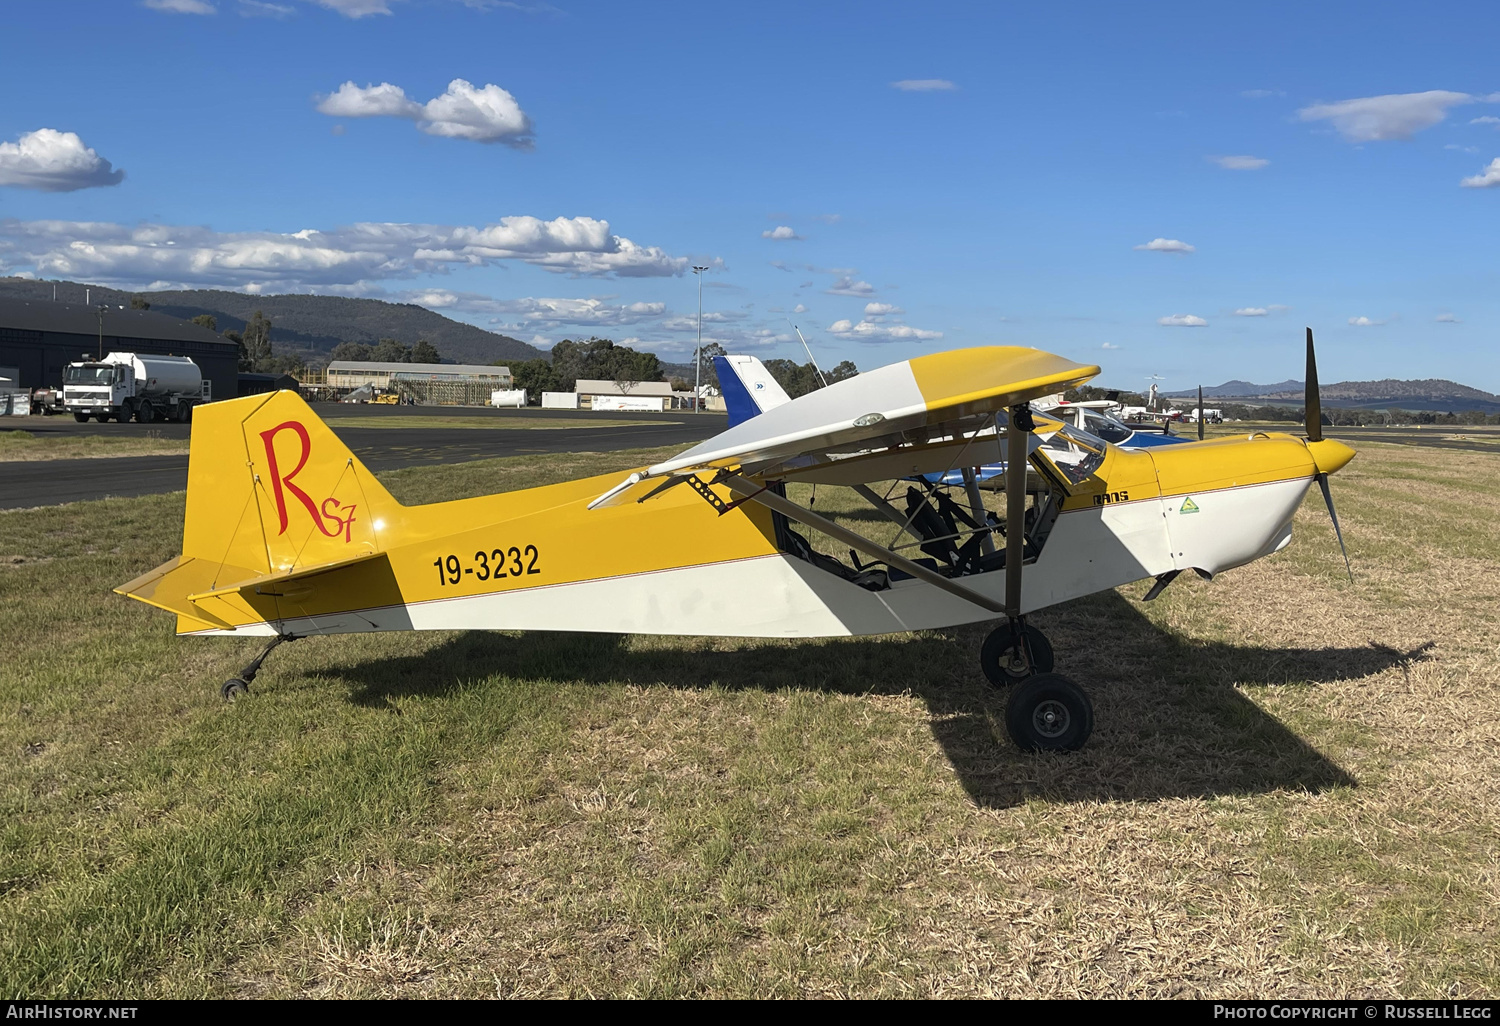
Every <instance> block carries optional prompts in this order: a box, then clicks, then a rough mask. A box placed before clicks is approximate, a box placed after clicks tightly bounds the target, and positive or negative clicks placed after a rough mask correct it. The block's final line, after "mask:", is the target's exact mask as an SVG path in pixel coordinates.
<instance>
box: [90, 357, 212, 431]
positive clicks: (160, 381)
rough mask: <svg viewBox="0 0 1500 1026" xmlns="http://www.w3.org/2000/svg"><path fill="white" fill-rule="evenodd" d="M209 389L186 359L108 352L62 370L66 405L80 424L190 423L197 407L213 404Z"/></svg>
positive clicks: (198, 371) (207, 384) (206, 382)
mask: <svg viewBox="0 0 1500 1026" xmlns="http://www.w3.org/2000/svg"><path fill="white" fill-rule="evenodd" d="M211 390H212V385H211V383H210V382H209V381H206V380H205V379H204V377H203V373H202V372H201V371H200V370H199V369H198V365H197V364H196V363H194V362H193V361H192V360H191V359H190V358H189V357H186V356H155V355H152V354H147V353H110V354H109V355H108V356H106V357H105V358H104V359H102V360H86V361H83V362H80V363H70V364H68V365H67V366H66V367H64V368H63V402H64V404H65V405H66V406H67V408H68V411H69V412H70V413H72V414H73V419H74V420H76V421H78V422H79V423H83V422H84V421H86V420H88V419H89V418H90V417H93V418H94V419H95V420H97V421H99V423H101V424H102V423H104V422H105V421H107V420H118V421H121V422H123V421H127V420H135V421H137V422H138V423H142V424H149V423H150V422H152V421H154V420H176V421H187V420H191V419H192V416H193V407H194V406H198V405H200V404H202V403H206V402H211V401H212V398H213V397H212V395H211Z"/></svg>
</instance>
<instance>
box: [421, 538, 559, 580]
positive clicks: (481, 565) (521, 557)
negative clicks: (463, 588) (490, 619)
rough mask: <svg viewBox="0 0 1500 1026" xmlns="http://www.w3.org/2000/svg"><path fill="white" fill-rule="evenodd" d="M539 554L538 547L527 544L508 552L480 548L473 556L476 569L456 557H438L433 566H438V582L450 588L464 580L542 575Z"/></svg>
mask: <svg viewBox="0 0 1500 1026" xmlns="http://www.w3.org/2000/svg"><path fill="white" fill-rule="evenodd" d="M539 555H540V554H539V553H538V552H537V549H536V546H535V545H528V546H526V547H525V548H524V549H523V548H518V547H516V546H514V545H512V546H511V547H510V548H508V549H492V550H490V551H489V552H485V551H484V550H483V549H481V550H480V551H478V552H476V553H474V565H473V566H464V564H463V560H461V559H459V558H458V556H456V555H450V556H439V557H438V558H437V559H434V560H433V561H432V565H433V566H435V567H437V572H438V583H439V584H441V585H443V586H444V587H447V586H448V585H450V584H457V583H458V582H459V581H461V580H463V579H464V578H465V577H474V578H476V579H478V580H481V581H488V580H490V579H491V578H496V579H498V578H501V577H520V576H522V575H523V574H539V573H541V572H542V571H541V570H539V569H538V568H537V565H536V562H537V558H538V556H539Z"/></svg>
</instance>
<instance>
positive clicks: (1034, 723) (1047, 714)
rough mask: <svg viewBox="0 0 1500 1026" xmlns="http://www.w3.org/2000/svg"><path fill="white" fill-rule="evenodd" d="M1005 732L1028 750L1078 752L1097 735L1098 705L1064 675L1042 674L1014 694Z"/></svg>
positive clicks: (1020, 687)
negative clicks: (1096, 707)
mask: <svg viewBox="0 0 1500 1026" xmlns="http://www.w3.org/2000/svg"><path fill="white" fill-rule="evenodd" d="M1005 729H1006V731H1007V733H1009V734H1010V739H1011V740H1012V741H1014V742H1015V743H1016V744H1017V745H1018V746H1020V747H1021V748H1024V749H1026V750H1027V751H1032V752H1076V751H1077V750H1078V749H1080V748H1082V747H1083V745H1084V742H1086V741H1087V740H1088V739H1089V735H1090V734H1092V733H1093V732H1094V704H1093V703H1092V702H1090V701H1089V696H1088V695H1087V694H1086V693H1085V692H1084V690H1083V688H1081V687H1079V686H1078V685H1077V684H1074V683H1073V682H1072V681H1071V680H1069V679H1068V678H1066V677H1064V676H1063V675H1062V674H1060V673H1039V674H1037V675H1036V676H1035V677H1032V678H1030V679H1028V680H1026V681H1024V682H1023V683H1021V684H1018V685H1017V686H1016V689H1015V691H1013V692H1011V696H1010V701H1009V702H1008V703H1007V704H1006V706H1005Z"/></svg>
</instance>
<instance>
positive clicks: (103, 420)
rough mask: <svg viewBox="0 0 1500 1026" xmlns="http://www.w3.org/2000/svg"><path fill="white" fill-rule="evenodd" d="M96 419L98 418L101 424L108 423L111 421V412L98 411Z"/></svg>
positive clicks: (95, 415)
mask: <svg viewBox="0 0 1500 1026" xmlns="http://www.w3.org/2000/svg"><path fill="white" fill-rule="evenodd" d="M94 419H95V420H97V421H98V422H99V423H101V424H108V423H109V414H108V413H107V412H105V413H96V414H94Z"/></svg>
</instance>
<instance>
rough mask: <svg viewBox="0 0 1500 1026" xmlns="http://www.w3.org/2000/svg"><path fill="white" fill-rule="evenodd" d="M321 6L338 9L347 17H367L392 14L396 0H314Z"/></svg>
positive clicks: (331, 9) (313, 0)
mask: <svg viewBox="0 0 1500 1026" xmlns="http://www.w3.org/2000/svg"><path fill="white" fill-rule="evenodd" d="M312 2H313V3H315V4H317V5H318V6H319V7H326V8H328V9H329V10H330V11H337V12H338V13H340V14H342V15H343V16H344V17H346V18H366V17H369V16H370V15H372V14H390V13H391V4H393V3H395V2H396V0H312Z"/></svg>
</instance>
